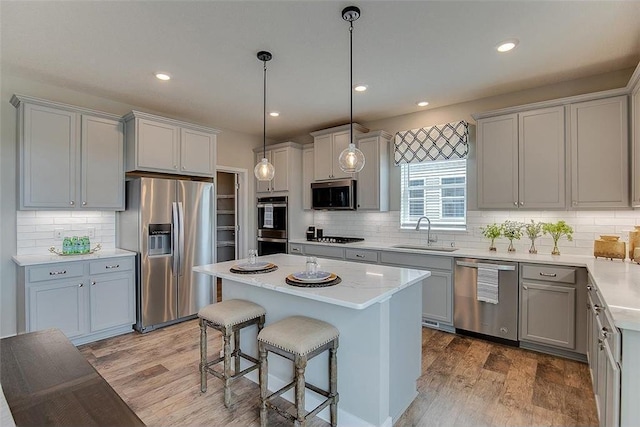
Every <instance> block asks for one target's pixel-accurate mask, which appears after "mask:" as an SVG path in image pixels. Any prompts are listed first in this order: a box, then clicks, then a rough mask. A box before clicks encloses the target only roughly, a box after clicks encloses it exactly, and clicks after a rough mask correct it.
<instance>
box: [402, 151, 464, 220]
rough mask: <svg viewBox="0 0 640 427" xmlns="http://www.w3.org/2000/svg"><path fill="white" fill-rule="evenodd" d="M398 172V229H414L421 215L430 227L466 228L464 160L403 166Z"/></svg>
mask: <svg viewBox="0 0 640 427" xmlns="http://www.w3.org/2000/svg"><path fill="white" fill-rule="evenodd" d="M400 170H401V172H400V174H401V175H400V176H401V181H400V182H401V184H400V186H401V207H400V222H401V224H400V226H401V227H402V228H415V226H416V223H417V222H418V219H419V218H420V217H421V216H427V217H429V219H430V220H431V226H432V227H446V228H461V229H464V228H465V227H466V223H467V161H466V160H444V161H437V162H423V163H411V164H408V163H403V164H401V165H400Z"/></svg>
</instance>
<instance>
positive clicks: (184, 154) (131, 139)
mask: <svg viewBox="0 0 640 427" xmlns="http://www.w3.org/2000/svg"><path fill="white" fill-rule="evenodd" d="M124 121H125V151H126V170H127V171H128V172H130V171H147V172H162V173H171V174H179V175H193V176H205V177H213V176H214V174H215V170H216V139H217V136H216V135H217V134H218V133H219V131H218V130H216V129H212V128H207V127H204V126H198V125H195V124H191V123H185V122H181V121H178V120H173V119H169V118H166V117H160V116H155V115H152V114H147V113H143V112H140V111H131V112H130V113H129V114H127V115H126V116H124Z"/></svg>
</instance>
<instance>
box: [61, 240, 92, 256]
mask: <svg viewBox="0 0 640 427" xmlns="http://www.w3.org/2000/svg"><path fill="white" fill-rule="evenodd" d="M100 249H102V246H101V245H100V243H98V244H97V245H96V246H95V247H94V248H93V249H91V250H90V251H89V252H84V253H81V254H65V253H62V251H60V250H58V249H56V248H55V246H51V247H50V248H49V252H51V253H52V254H56V255H60V256H80V255H91V254H95V253H96V252H98V251H99V250H100Z"/></svg>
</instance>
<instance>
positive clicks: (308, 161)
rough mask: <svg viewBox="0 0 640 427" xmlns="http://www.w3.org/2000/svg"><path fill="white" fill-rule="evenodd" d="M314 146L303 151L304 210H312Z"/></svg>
mask: <svg viewBox="0 0 640 427" xmlns="http://www.w3.org/2000/svg"><path fill="white" fill-rule="evenodd" d="M313 158H314V157H313V146H309V147H305V149H304V150H303V151H302V208H303V209H305V210H310V209H311V183H312V182H313V171H314V167H313Z"/></svg>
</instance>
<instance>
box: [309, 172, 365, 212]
mask: <svg viewBox="0 0 640 427" xmlns="http://www.w3.org/2000/svg"><path fill="white" fill-rule="evenodd" d="M357 189H358V185H357V181H356V180H355V179H342V180H339V181H325V182H313V183H311V206H312V207H313V209H318V210H355V209H356V208H357V206H358V205H357V199H358V197H357Z"/></svg>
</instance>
